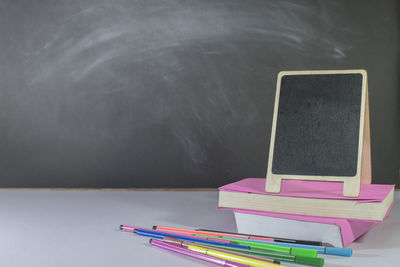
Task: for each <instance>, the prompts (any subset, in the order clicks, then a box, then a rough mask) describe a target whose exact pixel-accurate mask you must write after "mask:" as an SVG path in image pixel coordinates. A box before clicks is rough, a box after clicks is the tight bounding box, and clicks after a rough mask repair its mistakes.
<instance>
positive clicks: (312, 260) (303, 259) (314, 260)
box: [207, 245, 324, 267]
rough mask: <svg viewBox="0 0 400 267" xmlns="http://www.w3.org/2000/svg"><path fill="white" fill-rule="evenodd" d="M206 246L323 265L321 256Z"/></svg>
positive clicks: (318, 265)
mask: <svg viewBox="0 0 400 267" xmlns="http://www.w3.org/2000/svg"><path fill="white" fill-rule="evenodd" d="M207 246H210V247H213V248H215V249H223V250H229V251H232V252H239V253H244V254H248V255H254V256H261V257H267V258H270V259H276V260H279V261H285V262H292V263H298V264H305V265H311V266H317V267H322V266H324V259H323V258H311V257H302V256H294V255H288V254H280V253H274V252H268V251H263V250H257V249H239V248H232V247H224V246H216V245H207Z"/></svg>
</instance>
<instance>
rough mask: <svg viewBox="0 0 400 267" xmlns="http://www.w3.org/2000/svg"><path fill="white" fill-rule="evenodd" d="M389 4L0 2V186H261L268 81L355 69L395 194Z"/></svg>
mask: <svg viewBox="0 0 400 267" xmlns="http://www.w3.org/2000/svg"><path fill="white" fill-rule="evenodd" d="M399 11H400V9H399V3H398V1H397V0H384V1H363V0H350V1H342V0H334V1H308V0H269V1H264V0H249V1H242V0H188V1H180V0H169V1H162V0H137V1H126V0H108V1H104V0H52V1H50V0H43V1H15V0H0V186H1V187H212V188H215V187H217V186H220V185H223V184H226V183H228V182H233V181H236V180H239V179H242V178H245V177H265V173H266V169H267V166H266V160H267V159H268V148H269V140H270V133H271V124H272V123H271V122H272V115H273V106H274V95H275V82H276V75H277V73H278V72H279V71H281V70H304V69H366V70H367V71H368V77H369V92H370V107H371V109H370V111H371V142H372V171H373V175H372V177H373V182H374V183H397V184H400V172H399V171H400V170H399V162H400V141H399V138H398V137H399V136H400V126H399V113H400V105H399V103H400V95H399V79H398V77H399V76H398V73H399V53H398V51H399V50H398V47H399V45H400V44H399V21H400V18H399V14H400V12H399Z"/></svg>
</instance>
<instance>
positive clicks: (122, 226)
mask: <svg viewBox="0 0 400 267" xmlns="http://www.w3.org/2000/svg"><path fill="white" fill-rule="evenodd" d="M119 229H121V230H124V231H126V232H134V231H135V230H145V231H157V233H165V234H171V232H164V231H158V230H153V229H148V228H143V227H136V226H129V225H120V227H119ZM179 235H180V236H182V237H184V236H185V237H195V238H200V239H203V240H209V241H216V242H221V241H222V242H223V243H227V244H230V243H232V241H230V240H227V239H225V240H222V239H217V238H215V237H212V236H211V237H201V236H197V237H196V236H194V235H186V234H179Z"/></svg>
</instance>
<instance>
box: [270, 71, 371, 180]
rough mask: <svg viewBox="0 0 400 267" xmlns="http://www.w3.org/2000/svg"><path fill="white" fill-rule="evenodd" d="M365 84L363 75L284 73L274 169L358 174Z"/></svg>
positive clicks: (294, 172) (298, 172)
mask: <svg viewBox="0 0 400 267" xmlns="http://www.w3.org/2000/svg"><path fill="white" fill-rule="evenodd" d="M362 83H363V78H362V75H361V74H359V73H353V74H314V75H285V76H283V77H282V78H281V83H280V96H279V107H278V113H277V123H276V132H275V145H274V153H273V162H272V173H274V174H289V175H318V176H349V177H352V176H355V175H356V173H357V164H358V151H359V149H358V144H359V131H360V119H361V115H360V114H361V99H362V98H361V96H362ZM363 119H364V118H362V120H363Z"/></svg>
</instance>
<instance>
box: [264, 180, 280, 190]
mask: <svg viewBox="0 0 400 267" xmlns="http://www.w3.org/2000/svg"><path fill="white" fill-rule="evenodd" d="M281 183H282V179H280V178H276V177H274V178H272V177H270V178H267V182H266V188H265V190H266V191H267V192H269V193H279V192H281Z"/></svg>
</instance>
